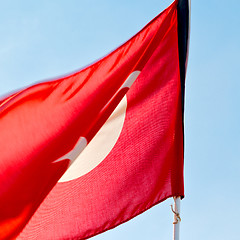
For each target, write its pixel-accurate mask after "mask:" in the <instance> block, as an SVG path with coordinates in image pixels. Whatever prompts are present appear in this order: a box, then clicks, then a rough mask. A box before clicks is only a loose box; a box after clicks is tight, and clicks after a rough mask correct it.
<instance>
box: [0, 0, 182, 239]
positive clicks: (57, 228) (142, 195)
mask: <svg viewBox="0 0 240 240" xmlns="http://www.w3.org/2000/svg"><path fill="white" fill-rule="evenodd" d="M177 36H178V35H177V10H176V2H174V3H173V4H172V5H171V6H170V7H169V8H168V9H166V10H165V11H164V12H163V13H162V14H160V15H159V16H158V17H157V18H155V19H154V20H153V21H152V22H151V23H149V24H148V25H147V26H146V27H145V28H144V29H143V30H142V31H140V32H139V33H138V34H137V35H135V36H134V37H133V38H132V39H130V40H129V41H128V42H126V43H125V44H124V45H122V46H121V47H119V48H118V49H117V50H115V51H114V52H112V53H111V54H110V55H108V56H107V57H105V58H103V59H102V60H100V61H98V62H96V63H95V64H93V65H91V66H89V67H87V68H86V69H83V70H81V71H80V72H77V73H76V74H73V75H70V76H68V77H65V78H62V79H58V80H56V81H51V82H44V83H41V84H38V85H35V86H32V87H30V88H28V89H25V90H23V91H21V92H19V93H16V94H14V95H13V96H10V97H9V98H6V99H5V100H3V101H2V102H1V105H0V109H1V112H0V132H1V135H0V146H1V159H0V169H1V171H0V182H1V189H0V213H1V214H0V239H1V238H6V239H7V238H11V237H14V236H16V235H17V234H18V233H19V232H20V231H21V230H22V229H23V228H24V227H25V228H24V229H23V231H22V232H21V234H20V235H19V237H18V239H86V238H88V237H90V236H93V235H95V234H97V233H100V232H103V231H105V230H107V229H110V228H113V227H115V226H117V225H119V224H120V223H122V222H125V221H127V220H128V219H130V218H132V217H134V216H136V215H138V214H140V213H141V212H143V211H145V210H146V209H148V208H150V207H151V206H153V205H154V204H156V203H158V202H160V201H163V200H165V199H166V198H168V197H170V196H179V195H180V196H183V195H184V190H183V133H182V112H181V89H180V88H181V87H180V76H179V60H178V37H177ZM135 70H140V71H141V74H140V75H139V77H138V78H137V80H136V81H135V82H134V84H133V86H132V87H131V89H130V90H129V91H128V92H127V102H128V107H127V113H126V119H125V122H124V126H123V129H122V132H121V135H120V137H119V139H118V141H117V143H116V144H115V146H114V148H113V149H112V150H111V152H110V153H109V155H108V156H107V157H106V158H105V159H104V161H103V162H101V163H100V164H99V165H98V166H97V167H96V168H94V169H93V170H92V171H90V172H89V173H87V174H85V175H83V176H82V177H79V178H78V179H75V180H71V181H68V182H62V183H61V182H59V183H57V184H56V182H57V181H58V179H59V178H60V177H61V175H62V174H63V173H64V171H65V170H66V169H67V167H68V164H69V160H68V159H66V160H64V161H60V162H54V161H55V160H57V159H58V158H60V157H61V156H63V155H65V154H66V153H68V152H69V151H70V150H72V149H73V148H74V146H75V144H76V142H77V141H78V139H79V137H81V136H82V137H85V138H87V140H88V142H89V141H90V140H91V138H92V137H93V136H94V135H95V133H96V132H97V131H98V129H99V128H100V127H101V125H102V124H103V123H104V121H105V120H106V119H107V117H108V116H109V115H110V114H111V112H112V110H113V109H114V107H116V105H117V104H118V102H119V101H120V99H121V98H122V95H123V94H124V93H125V92H126V91H127V90H128V89H127V88H123V89H121V85H122V84H123V83H124V81H125V79H126V78H127V77H128V76H129V74H130V73H132V72H133V71H135ZM55 184H56V185H55ZM54 185H55V186H54ZM52 188H53V189H52ZM51 189H52V190H51ZM50 190H51V191H50ZM49 191H50V193H49ZM48 193H49V194H48ZM47 194H48V195H47ZM46 195H47V197H46ZM45 197H46V198H45ZM42 201H43V202H42ZM40 204H41V205H40ZM32 215H33V216H32ZM29 219H30V221H29ZM27 222H28V224H27V225H26V223H27ZM25 225H26V226H25Z"/></svg>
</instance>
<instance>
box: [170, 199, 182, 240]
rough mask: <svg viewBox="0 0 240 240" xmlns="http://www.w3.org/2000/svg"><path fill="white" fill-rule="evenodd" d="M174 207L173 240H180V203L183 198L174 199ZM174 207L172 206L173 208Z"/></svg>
mask: <svg viewBox="0 0 240 240" xmlns="http://www.w3.org/2000/svg"><path fill="white" fill-rule="evenodd" d="M173 200H174V205H173V208H172V211H173V214H174V217H173V240H179V230H180V221H181V218H180V201H181V197H173ZM171 207H172V206H171Z"/></svg>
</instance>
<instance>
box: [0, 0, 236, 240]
mask: <svg viewBox="0 0 240 240" xmlns="http://www.w3.org/2000/svg"><path fill="white" fill-rule="evenodd" d="M170 3H171V1H169V0H165V1H163V0H162V1H161V0H160V1H156V0H148V1H142V0H138V1H136V0H131V1H127V0H122V1H110V0H102V1H96V0H88V1H86V0H85V1H83V0H69V1H63V0H51V1H47V0H42V1H30V0H21V1H19V0H12V1H2V0H1V8H0V36H1V38H0V79H1V80H0V95H5V94H7V93H9V92H11V91H14V90H16V89H19V88H22V87H25V86H28V85H31V84H33V83H35V82H38V81H43V80H46V79H51V78H54V77H58V76H62V75H64V74H66V73H69V72H72V71H75V70H77V69H79V68H81V67H83V66H85V65H87V64H89V63H91V62H93V61H95V60H96V59H98V58H100V57H102V56H104V55H106V54H107V53H109V52H110V51H111V50H113V49H115V48H116V47H117V46H119V45H120V44H122V43H123V42H125V41H126V40H127V39H128V38H130V37H131V36H132V35H134V34H135V33H136V32H137V31H139V30H140V29H141V28H142V27H143V26H144V25H145V24H147V22H149V21H150V20H151V19H152V18H153V17H155V16H156V15H157V14H158V13H159V12H160V11H162V10H163V9H164V8H165V7H167V6H168V5H169V4H170ZM239 26H240V16H239V2H238V1H237V0H228V1H223V0H218V1H217V0H212V1H206V0H202V1H192V16H191V36H190V51H189V53H190V55H189V64H188V72H187V79H186V104H185V194H186V197H185V199H184V200H183V201H182V203H181V204H182V205H181V211H182V213H181V217H182V223H181V239H184V240H193V239H194V240H202V239H204V240H208V239H209V240H213V239H218V240H225V239H228V240H237V239H239V236H238V235H239V216H240V208H239V204H238V199H239V198H240V194H239V182H240V161H239V159H240V137H239V135H240V127H239V123H240V111H239V103H240V81H239V69H240V67H239V66H240V65H239V56H240V47H239V43H240V30H239V29H240V28H239ZM171 204H172V200H171V199H169V200H167V201H165V202H163V203H161V204H159V205H158V206H155V207H153V208H152V209H150V210H149V211H147V212H145V213H144V214H142V215H140V216H138V217H136V218H135V219H133V220H131V221H129V222H128V223H125V224H123V225H121V226H119V227H117V228H115V229H113V230H110V231H108V232H106V233H103V234H101V235H99V236H97V237H94V238H93V239H95V240H100V239H103V240H110V239H111V240H112V239H114V240H118V239H119V240H120V239H121V240H122V239H126V240H128V239H131V240H132V239H139V240H146V239H148V240H158V239H162V240H168V239H172V213H171V210H170V205H171Z"/></svg>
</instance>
